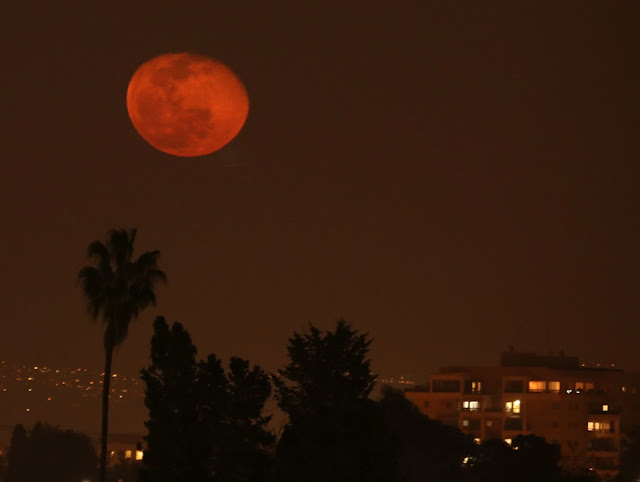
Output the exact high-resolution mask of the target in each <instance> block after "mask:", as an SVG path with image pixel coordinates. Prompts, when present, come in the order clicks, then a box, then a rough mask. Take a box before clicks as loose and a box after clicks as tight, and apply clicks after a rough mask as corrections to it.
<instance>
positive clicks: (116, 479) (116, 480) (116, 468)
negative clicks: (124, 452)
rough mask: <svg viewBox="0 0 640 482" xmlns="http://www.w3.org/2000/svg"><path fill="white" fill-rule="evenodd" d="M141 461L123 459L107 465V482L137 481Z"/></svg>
mask: <svg viewBox="0 0 640 482" xmlns="http://www.w3.org/2000/svg"><path fill="white" fill-rule="evenodd" d="M141 470H142V462H140V461H137V460H131V459H125V460H122V461H120V462H118V463H117V464H115V465H113V466H111V467H107V482H138V481H139V480H140V471H141Z"/></svg>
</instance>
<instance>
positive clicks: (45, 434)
mask: <svg viewBox="0 0 640 482" xmlns="http://www.w3.org/2000/svg"><path fill="white" fill-rule="evenodd" d="M8 459H9V460H8V462H9V466H8V468H7V474H6V479H3V480H6V481H7V482H41V481H43V480H47V481H50V482H68V481H71V480H78V481H80V480H87V479H88V480H91V479H93V478H94V477H95V475H96V472H97V468H98V457H97V456H96V451H95V448H94V446H93V443H92V442H91V440H90V439H89V437H87V436H86V435H84V434H81V433H77V432H73V431H71V430H61V429H59V428H56V427H51V426H49V425H45V424H42V423H40V422H37V423H36V424H35V425H34V427H33V429H32V430H31V432H30V433H27V431H26V430H25V429H24V427H23V426H22V425H16V426H15V427H14V430H13V435H12V437H11V446H10V447H9V457H8Z"/></svg>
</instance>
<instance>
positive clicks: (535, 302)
mask: <svg viewBox="0 0 640 482" xmlns="http://www.w3.org/2000/svg"><path fill="white" fill-rule="evenodd" d="M168 3H169V2H149V1H136V2H49V1H44V0H42V1H39V2H35V3H34V2H13V5H11V6H4V7H3V14H2V16H3V20H4V21H3V28H2V30H1V31H0V36H1V37H0V45H1V47H0V49H2V52H1V53H2V56H1V59H2V75H1V76H0V86H1V89H0V92H2V97H3V98H2V108H1V109H0V116H1V126H2V134H1V139H2V141H1V142H0V166H1V171H0V221H1V223H2V230H3V234H2V236H0V266H1V267H2V269H0V286H1V287H2V294H1V297H0V306H1V307H2V319H3V325H4V326H3V328H2V331H1V334H0V354H1V355H2V357H4V358H7V359H11V360H34V361H38V362H39V363H49V364H53V365H61V366H89V367H96V368H97V369H100V368H101V367H102V363H103V351H102V331H101V328H99V326H97V325H95V324H93V323H92V322H91V321H90V320H89V319H88V317H87V315H86V314H85V310H84V301H83V298H82V296H81V292H80V288H79V286H78V285H77V283H76V274H77V271H78V269H79V268H80V267H82V266H83V265H84V264H85V262H86V258H85V249H86V247H87V245H88V244H89V243H90V242H91V241H92V240H94V239H102V238H103V237H104V234H105V232H106V231H107V230H108V229H109V228H112V227H117V228H119V227H132V226H136V227H137V228H138V230H139V232H138V238H137V246H136V247H137V249H138V252H142V251H145V250H150V249H159V250H161V252H162V259H161V266H162V268H163V269H164V270H165V271H166V273H167V275H168V277H169V283H168V285H167V286H166V287H165V288H162V289H161V290H160V291H159V294H158V300H159V305H158V308H157V309H156V310H155V311H154V310H149V311H147V312H145V314H144V315H143V317H142V318H141V319H140V320H139V321H138V322H137V323H136V324H135V325H134V326H133V327H132V329H131V335H130V338H129V339H128V340H127V341H126V342H125V344H124V345H123V346H122V347H121V348H120V349H119V351H118V353H117V355H116V358H115V361H114V369H115V370H116V371H125V372H126V371H128V372H130V373H135V372H136V371H137V370H138V369H139V368H141V367H142V366H144V365H146V364H147V359H148V351H149V338H150V336H151V333H152V329H151V322H152V320H153V318H154V316H155V315H156V314H163V315H165V316H166V317H167V318H168V319H169V320H170V321H173V320H179V321H180V322H182V323H183V324H184V325H185V326H186V328H187V329H188V330H189V331H190V332H191V334H192V337H193V339H194V342H195V343H196V344H197V346H198V348H199V352H200V354H201V355H206V354H207V353H209V352H215V353H217V354H218V355H219V356H222V357H225V358H226V357H228V356H230V355H240V356H244V357H247V358H249V359H250V360H251V361H253V362H258V363H260V364H262V365H263V366H264V367H265V368H267V369H269V370H272V369H275V368H277V367H278V366H280V365H281V364H282V363H283V361H284V359H285V346H286V342H287V338H288V336H289V335H290V334H291V333H292V331H293V330H301V329H304V328H305V327H306V326H307V324H308V323H309V322H311V323H314V324H316V325H318V326H320V327H322V328H330V327H332V326H333V325H334V322H335V320H336V319H338V318H339V317H344V318H345V319H347V320H348V321H350V322H351V323H353V325H354V326H355V327H356V328H358V329H361V330H364V331H368V332H369V333H370V334H371V335H372V336H373V337H374V338H375V341H374V344H373V350H372V358H373V361H374V369H375V370H377V371H378V372H382V373H383V374H385V375H387V374H388V375H393V374H396V375H399V374H403V373H408V374H412V375H413V376H414V377H416V378H417V379H419V380H424V379H426V377H427V374H428V373H429V372H431V371H432V370H433V369H434V368H436V367H438V366H440V365H447V364H464V363H481V364H493V363H497V360H498V356H499V352H500V351H501V350H503V349H505V348H506V347H507V346H508V345H514V346H515V347H516V348H517V349H521V350H531V351H538V352H543V353H546V352H549V351H550V350H553V351H558V350H560V349H564V350H565V352H567V353H569V354H575V355H579V356H581V357H582V358H583V359H585V360H586V361H587V362H590V361H592V362H596V361H610V362H613V363H616V364H618V365H619V366H623V367H628V368H640V363H639V360H638V358H637V344H638V339H639V337H640V296H639V294H638V293H639V292H640V281H639V280H640V276H639V272H640V255H639V253H640V225H639V209H640V191H639V189H638V182H639V180H640V167H639V166H638V160H639V159H640V146H639V141H638V139H639V137H638V132H639V127H640V122H639V121H640V115H639V112H640V91H639V88H638V87H639V86H640V63H639V62H638V59H639V58H640V42H638V32H639V31H640V3H638V2H637V1H626V2H625V1H617V2H596V1H583V0H581V1H562V2H558V1H555V0H554V1H518V2H513V1H505V2H472V1H465V2H457V1H451V0H449V1H446V2H443V1H424V0H422V1H415V2H391V1H386V2H379V1H348V2H345V1H341V2H330V1H322V2H320V1H317V2H300V1H295V2H293V1H291V2H284V1H283V2H279V1H276V2H263V1H257V0H256V1H249V2H214V1H209V2H172V4H173V6H167V5H166V4H168ZM160 5H162V7H160ZM182 51H190V52H195V53H199V54H204V55H207V56H210V57H213V58H217V59H219V60H221V61H222V62H224V63H226V64H227V65H229V66H230V67H231V68H232V69H233V70H234V71H235V72H236V73H237V75H238V76H239V77H240V78H241V79H242V81H243V82H244V84H245V86H246V88H247V91H248V94H249V98H250V112H249V117H248V120H247V123H246V125H245V127H244V129H243V130H242V132H241V133H240V135H239V136H238V137H237V138H236V139H235V140H234V141H233V142H232V143H231V144H230V145H228V146H227V147H225V148H224V149H223V150H221V151H219V152H217V153H214V154H212V155H209V156H205V157H200V158H178V157H172V156H169V155H167V154H163V153H161V152H158V151H156V150H155V149H153V148H152V147H151V146H149V145H148V144H147V143H146V142H145V141H144V140H142V139H141V138H140V137H139V136H138V134H137V133H136V131H135V130H134V128H133V127H132V125H131V123H130V121H129V118H128V115H127V111H126V106H125V94H126V89H127V85H128V81H129V79H130V77H131V75H132V74H133V73H134V72H135V70H136V69H137V67H138V66H139V65H140V64H141V63H142V62H144V61H146V60H148V59H149V58H151V57H153V56H156V55H159V54H162V53H166V52H182Z"/></svg>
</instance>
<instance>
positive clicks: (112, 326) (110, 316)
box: [78, 229, 166, 482]
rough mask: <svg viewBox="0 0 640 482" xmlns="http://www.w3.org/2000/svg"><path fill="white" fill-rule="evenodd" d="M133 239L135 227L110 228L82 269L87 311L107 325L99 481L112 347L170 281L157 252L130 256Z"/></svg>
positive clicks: (103, 459) (104, 455)
mask: <svg viewBox="0 0 640 482" xmlns="http://www.w3.org/2000/svg"><path fill="white" fill-rule="evenodd" d="M135 238H136V230H135V229H131V230H126V229H112V230H111V231H109V232H108V233H107V239H106V243H102V242H101V241H94V242H93V243H91V244H90V245H89V248H88V250H87V255H88V256H89V258H90V259H91V260H92V265H90V266H85V267H84V268H82V269H81V270H80V272H79V273H78V279H79V280H80V281H81V283H82V288H83V292H84V295H85V297H86V300H87V308H88V310H89V314H90V315H91V317H92V318H93V319H94V320H95V319H98V318H100V319H101V320H102V322H103V323H104V325H105V330H104V348H105V364H104V375H103V376H104V378H103V384H102V432H101V438H100V442H101V446H100V478H99V480H100V482H104V481H105V474H106V466H107V432H108V426H109V393H110V382H111V361H112V358H113V349H114V348H115V347H116V346H118V345H119V344H120V343H122V342H123V341H124V340H125V339H126V338H127V333H128V330H129V323H130V322H131V321H132V320H134V319H137V318H138V315H139V314H140V312H141V311H142V310H143V309H145V308H146V307H147V306H149V305H154V306H155V304H156V295H155V288H156V284H157V283H158V282H160V281H162V282H165V281H166V275H165V274H164V272H163V271H160V270H159V269H158V258H159V256H160V252H159V251H149V252H146V253H143V254H141V255H140V256H139V257H138V259H136V260H135V261H134V260H132V256H133V242H134V240H135Z"/></svg>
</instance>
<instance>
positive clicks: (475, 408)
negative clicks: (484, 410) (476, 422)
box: [462, 400, 480, 412]
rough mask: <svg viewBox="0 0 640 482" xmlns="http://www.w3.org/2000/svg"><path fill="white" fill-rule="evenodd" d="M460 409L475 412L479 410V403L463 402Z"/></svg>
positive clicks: (472, 401)
mask: <svg viewBox="0 0 640 482" xmlns="http://www.w3.org/2000/svg"><path fill="white" fill-rule="evenodd" d="M462 408H463V409H464V410H469V411H470V412H477V411H478V410H480V402H479V401H478V400H465V401H464V402H462Z"/></svg>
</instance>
